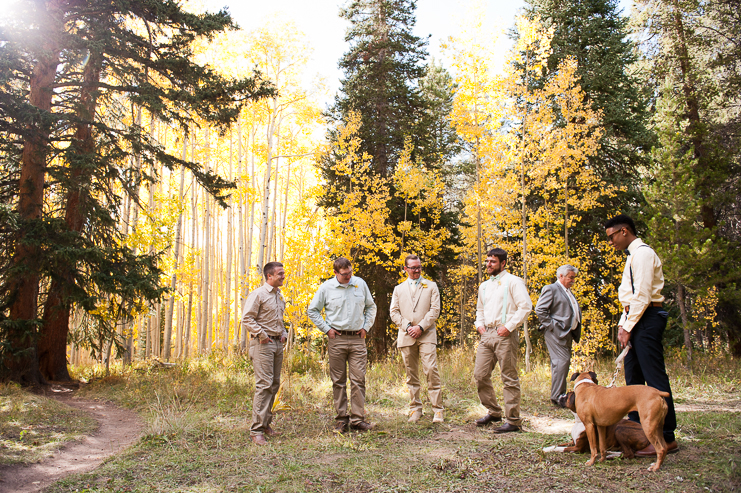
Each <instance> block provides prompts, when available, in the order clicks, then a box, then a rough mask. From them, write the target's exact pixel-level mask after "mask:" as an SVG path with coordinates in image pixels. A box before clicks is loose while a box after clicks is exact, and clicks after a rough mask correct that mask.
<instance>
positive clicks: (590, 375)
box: [589, 371, 597, 383]
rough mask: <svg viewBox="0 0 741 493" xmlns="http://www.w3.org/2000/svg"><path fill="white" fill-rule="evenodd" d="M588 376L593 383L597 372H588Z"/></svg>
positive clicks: (595, 380)
mask: <svg viewBox="0 0 741 493" xmlns="http://www.w3.org/2000/svg"><path fill="white" fill-rule="evenodd" d="M589 378H591V379H592V381H593V382H594V383H597V374H596V373H594V372H593V371H590V372H589Z"/></svg>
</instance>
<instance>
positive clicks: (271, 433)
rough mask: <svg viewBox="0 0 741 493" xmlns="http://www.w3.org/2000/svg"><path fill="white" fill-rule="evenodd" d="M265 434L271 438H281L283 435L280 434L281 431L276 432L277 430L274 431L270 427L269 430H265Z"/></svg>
mask: <svg viewBox="0 0 741 493" xmlns="http://www.w3.org/2000/svg"><path fill="white" fill-rule="evenodd" d="M265 434H266V435H267V436H269V437H279V436H281V435H282V434H283V433H281V432H279V431H275V430H274V429H272V428H271V427H270V426H268V427H267V428H265Z"/></svg>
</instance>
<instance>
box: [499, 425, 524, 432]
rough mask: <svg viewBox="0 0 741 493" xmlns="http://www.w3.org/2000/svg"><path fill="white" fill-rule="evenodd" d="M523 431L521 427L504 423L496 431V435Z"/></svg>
mask: <svg viewBox="0 0 741 493" xmlns="http://www.w3.org/2000/svg"><path fill="white" fill-rule="evenodd" d="M521 430H522V428H520V427H519V426H515V425H512V424H509V423H504V424H503V425H502V426H500V427H499V428H496V429H495V430H494V433H511V432H513V431H521Z"/></svg>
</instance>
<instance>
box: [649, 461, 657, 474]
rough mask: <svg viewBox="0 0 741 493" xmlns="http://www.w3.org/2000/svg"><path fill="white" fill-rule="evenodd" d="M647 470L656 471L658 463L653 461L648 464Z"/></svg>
mask: <svg viewBox="0 0 741 493" xmlns="http://www.w3.org/2000/svg"><path fill="white" fill-rule="evenodd" d="M648 470H649V471H651V472H656V471H658V470H659V466H658V464H656V463H655V462H653V463H652V464H651V465H650V466H648Z"/></svg>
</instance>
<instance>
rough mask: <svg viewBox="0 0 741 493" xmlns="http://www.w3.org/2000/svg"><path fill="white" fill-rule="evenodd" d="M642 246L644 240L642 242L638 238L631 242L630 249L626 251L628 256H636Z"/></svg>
mask: <svg viewBox="0 0 741 493" xmlns="http://www.w3.org/2000/svg"><path fill="white" fill-rule="evenodd" d="M641 245H643V240H641V239H640V238H636V239H635V240H633V241H631V242H630V245H628V249H627V250H626V252H627V254H628V255H632V254H634V253H635V251H636V250H638V248H639V247H640V246H641Z"/></svg>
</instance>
